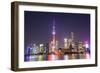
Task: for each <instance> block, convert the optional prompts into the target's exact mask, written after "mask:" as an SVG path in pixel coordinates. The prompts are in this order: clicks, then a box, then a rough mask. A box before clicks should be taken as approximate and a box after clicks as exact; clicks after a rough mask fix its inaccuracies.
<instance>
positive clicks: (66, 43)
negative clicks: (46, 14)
mask: <svg viewBox="0 0 100 73" xmlns="http://www.w3.org/2000/svg"><path fill="white" fill-rule="evenodd" d="M64 48H65V49H67V48H68V40H67V38H64Z"/></svg>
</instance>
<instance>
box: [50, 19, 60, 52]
mask: <svg viewBox="0 0 100 73" xmlns="http://www.w3.org/2000/svg"><path fill="white" fill-rule="evenodd" d="M57 46H58V42H57V41H56V30H55V20H54V21H53V30H52V41H51V42H50V44H49V49H50V52H54V51H55V49H57Z"/></svg>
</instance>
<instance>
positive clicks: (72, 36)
mask: <svg viewBox="0 0 100 73" xmlns="http://www.w3.org/2000/svg"><path fill="white" fill-rule="evenodd" d="M71 39H72V41H74V32H71Z"/></svg>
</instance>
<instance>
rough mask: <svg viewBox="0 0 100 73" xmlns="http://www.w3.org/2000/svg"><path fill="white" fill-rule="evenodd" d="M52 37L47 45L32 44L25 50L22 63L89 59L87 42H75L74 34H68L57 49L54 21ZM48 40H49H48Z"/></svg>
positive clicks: (57, 42)
mask: <svg viewBox="0 0 100 73" xmlns="http://www.w3.org/2000/svg"><path fill="white" fill-rule="evenodd" d="M51 30H52V32H51V33H52V37H51V40H50V41H48V43H45V42H43V43H32V44H31V45H28V46H27V48H25V52H24V61H25V62H29V61H52V60H53V61H54V60H74V59H89V58H90V45H89V41H76V40H75V38H74V34H75V33H74V32H70V38H67V37H65V38H64V39H63V45H62V46H63V47H59V42H60V41H59V40H58V39H57V36H56V26H55V20H53V25H52V28H51ZM48 39H49V38H48Z"/></svg>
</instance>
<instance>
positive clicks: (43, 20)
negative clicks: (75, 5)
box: [24, 11, 90, 47]
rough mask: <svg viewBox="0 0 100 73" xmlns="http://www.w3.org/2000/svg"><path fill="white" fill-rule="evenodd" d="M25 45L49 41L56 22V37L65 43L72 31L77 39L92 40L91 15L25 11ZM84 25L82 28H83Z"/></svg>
mask: <svg viewBox="0 0 100 73" xmlns="http://www.w3.org/2000/svg"><path fill="white" fill-rule="evenodd" d="M24 14H25V26H24V27H25V30H24V31H25V47H26V46H27V45H29V44H31V43H48V42H49V41H50V40H51V39H52V38H51V37H52V35H51V33H52V25H53V23H55V27H56V38H57V40H59V41H60V46H62V45H61V44H62V43H63V38H65V37H66V38H69V37H70V36H69V35H70V32H74V33H75V39H77V40H80V41H83V40H84V41H87V40H88V41H89V40H90V15H89V14H76V13H53V12H52V13H51V12H32V11H25V13H24ZM81 27H82V28H81Z"/></svg>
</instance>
